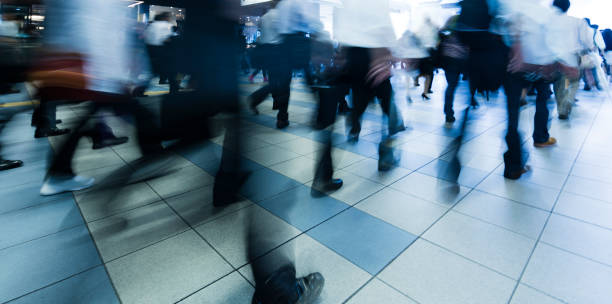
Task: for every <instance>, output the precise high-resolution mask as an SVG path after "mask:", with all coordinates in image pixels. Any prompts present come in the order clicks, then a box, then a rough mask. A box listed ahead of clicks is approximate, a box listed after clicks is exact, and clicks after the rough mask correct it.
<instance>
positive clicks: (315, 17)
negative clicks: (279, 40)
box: [276, 0, 323, 34]
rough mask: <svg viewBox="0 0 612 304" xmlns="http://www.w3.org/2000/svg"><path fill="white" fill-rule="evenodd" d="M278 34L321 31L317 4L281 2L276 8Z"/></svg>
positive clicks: (310, 0)
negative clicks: (278, 18)
mask: <svg viewBox="0 0 612 304" xmlns="http://www.w3.org/2000/svg"><path fill="white" fill-rule="evenodd" d="M276 9H278V14H279V17H280V20H279V33H280V34H293V33H318V32H320V31H322V30H323V24H322V23H321V17H320V16H319V4H318V3H317V2H316V1H314V0H283V1H281V2H280V3H279V4H278V5H277V6H276Z"/></svg>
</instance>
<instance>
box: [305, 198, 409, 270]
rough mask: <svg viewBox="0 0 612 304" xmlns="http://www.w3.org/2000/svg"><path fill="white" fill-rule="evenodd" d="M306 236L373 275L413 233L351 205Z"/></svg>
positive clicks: (404, 245)
mask: <svg viewBox="0 0 612 304" xmlns="http://www.w3.org/2000/svg"><path fill="white" fill-rule="evenodd" d="M308 235H309V236H311V237H312V238H314V239H316V240H317V241H319V242H320V243H322V244H324V245H325V246H327V247H329V248H331V249H332V250H334V251H335V252H337V253H338V254H340V255H342V256H343V257H345V258H346V259H348V260H349V261H351V262H353V263H354V264H355V265H357V266H359V267H361V268H362V269H364V270H366V271H367V272H369V273H370V274H376V273H378V272H379V271H380V270H382V269H383V267H385V266H386V265H387V264H388V263H389V262H390V261H391V260H392V259H393V258H395V257H396V256H397V255H399V254H400V253H401V252H402V251H403V250H404V249H405V248H406V247H408V246H409V245H410V244H411V243H412V242H413V241H414V240H415V239H416V236H415V235H412V234H410V233H408V232H405V231H403V230H401V229H399V228H396V227H394V226H392V225H390V224H388V223H386V222H384V221H382V220H379V219H377V218H375V217H373V216H371V215H369V214H367V213H365V212H363V211H360V210H357V209H355V208H351V209H349V210H347V211H345V212H343V213H341V214H339V215H337V216H335V217H333V218H332V219H330V220H328V221H326V222H325V223H323V224H321V225H319V226H318V227H316V228H315V229H313V230H311V231H309V232H308Z"/></svg>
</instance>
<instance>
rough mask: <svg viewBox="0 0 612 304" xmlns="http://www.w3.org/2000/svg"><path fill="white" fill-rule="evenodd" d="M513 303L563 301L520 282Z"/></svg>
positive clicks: (558, 303)
mask: <svg viewBox="0 0 612 304" xmlns="http://www.w3.org/2000/svg"><path fill="white" fill-rule="evenodd" d="M510 303H512V304H561V303H563V302H561V301H559V300H557V299H555V298H553V297H551V296H549V295H546V294H544V293H542V292H540V291H537V290H535V289H533V288H531V287H529V286H527V285H524V284H519V286H518V288H517V289H516V291H515V292H514V295H513V296H512V301H510Z"/></svg>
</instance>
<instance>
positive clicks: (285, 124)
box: [276, 120, 289, 129]
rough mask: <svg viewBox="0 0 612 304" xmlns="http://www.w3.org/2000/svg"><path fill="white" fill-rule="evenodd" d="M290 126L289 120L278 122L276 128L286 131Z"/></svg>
mask: <svg viewBox="0 0 612 304" xmlns="http://www.w3.org/2000/svg"><path fill="white" fill-rule="evenodd" d="M288 126H289V121H288V120H278V121H276V128H278V129H284V128H286V127H288Z"/></svg>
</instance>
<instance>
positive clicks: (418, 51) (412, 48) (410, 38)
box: [391, 30, 429, 59]
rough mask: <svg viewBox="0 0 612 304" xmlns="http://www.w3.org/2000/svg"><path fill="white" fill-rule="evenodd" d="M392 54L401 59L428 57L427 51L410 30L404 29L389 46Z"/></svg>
mask: <svg viewBox="0 0 612 304" xmlns="http://www.w3.org/2000/svg"><path fill="white" fill-rule="evenodd" d="M391 52H392V53H393V56H395V57H397V58H402V59H422V58H427V57H429V52H428V51H427V49H426V48H424V47H423V45H421V43H420V41H419V40H418V38H417V37H416V36H415V34H414V33H412V32H411V31H410V30H408V31H406V32H405V33H404V34H403V35H402V37H401V38H400V39H398V40H397V42H396V44H395V45H394V46H393V47H392V48H391Z"/></svg>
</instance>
